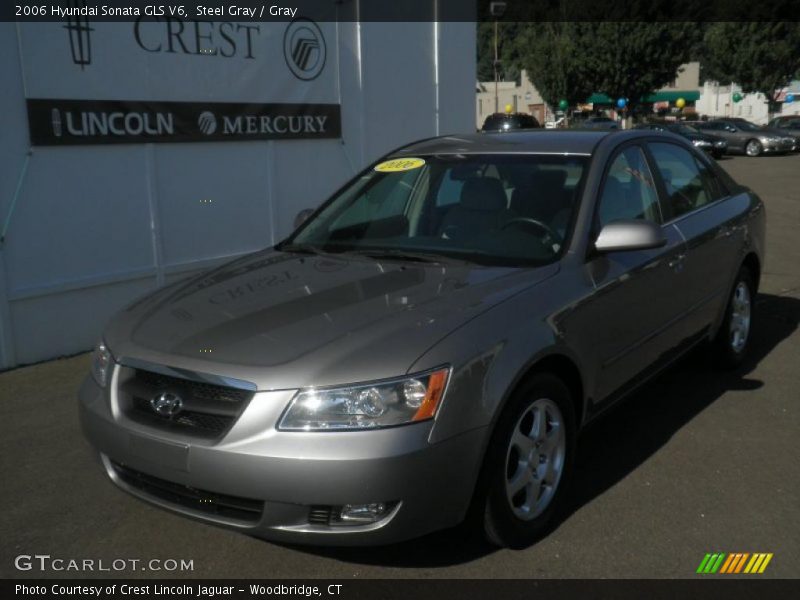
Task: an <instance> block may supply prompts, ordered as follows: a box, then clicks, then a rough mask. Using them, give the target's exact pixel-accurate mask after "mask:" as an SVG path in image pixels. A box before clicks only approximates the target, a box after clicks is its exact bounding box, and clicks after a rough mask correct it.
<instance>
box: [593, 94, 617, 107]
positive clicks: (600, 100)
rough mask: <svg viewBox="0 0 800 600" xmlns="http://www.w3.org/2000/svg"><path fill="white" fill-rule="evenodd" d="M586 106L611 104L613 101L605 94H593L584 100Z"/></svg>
mask: <svg viewBox="0 0 800 600" xmlns="http://www.w3.org/2000/svg"><path fill="white" fill-rule="evenodd" d="M586 103H587V104H613V103H614V101H613V100H612V99H611V98H609V97H608V96H606V95H605V94H597V93H594V94H592V95H591V96H589V97H588V98H587V99H586Z"/></svg>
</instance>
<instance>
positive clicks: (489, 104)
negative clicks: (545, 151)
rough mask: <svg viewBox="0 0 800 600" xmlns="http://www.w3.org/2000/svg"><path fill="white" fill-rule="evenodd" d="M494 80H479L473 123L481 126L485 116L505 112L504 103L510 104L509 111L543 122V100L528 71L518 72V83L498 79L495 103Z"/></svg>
mask: <svg viewBox="0 0 800 600" xmlns="http://www.w3.org/2000/svg"><path fill="white" fill-rule="evenodd" d="M494 92H495V89H494V81H480V82H478V87H477V98H476V101H475V111H476V112H475V124H476V126H477V128H478V129H480V128H481V127H482V126H483V122H484V121H485V120H486V117H488V116H489V115H491V114H492V113H495V112H505V107H506V105H511V109H512V110H511V112H524V113H527V114H529V115H533V116H534V117H536V120H537V121H539V123H540V124H542V125H544V122H545V117H546V114H545V110H546V109H545V102H544V99H543V98H542V96H541V94H539V91H538V90H537V89H536V86H534V85H533V84H532V83H531V81H530V79H528V72H527V71H526V70H525V69H523V70H522V71H521V72H520V84H519V85H517V83H516V81H500V82H498V84H497V104H496V105H495V93H494Z"/></svg>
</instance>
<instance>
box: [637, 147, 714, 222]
mask: <svg viewBox="0 0 800 600" xmlns="http://www.w3.org/2000/svg"><path fill="white" fill-rule="evenodd" d="M649 146H650V151H651V152H652V153H653V158H654V159H655V163H656V168H657V169H658V172H659V173H660V174H661V179H663V180H664V187H665V188H666V191H667V212H668V213H669V215H670V217H672V218H674V217H679V216H681V215H683V214H686V213H688V212H690V211H693V210H694V209H696V208H700V207H701V206H703V205H705V204H708V203H709V202H712V201H713V200H714V199H716V198H714V196H713V194H712V191H711V190H710V189H708V188H707V183H708V181H707V180H704V177H703V175H702V174H701V172H700V167H699V165H698V163H697V159H695V157H694V156H692V154H691V152H689V151H688V150H686V149H685V148H681V147H680V146H676V145H675V144H662V143H650V144H649ZM708 175H709V176H711V174H710V173H709V174H708ZM718 193H719V192H718ZM717 197H719V196H717Z"/></svg>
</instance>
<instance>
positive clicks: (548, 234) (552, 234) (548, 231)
mask: <svg viewBox="0 0 800 600" xmlns="http://www.w3.org/2000/svg"><path fill="white" fill-rule="evenodd" d="M519 225H525V226H528V225H532V226H533V227H534V228H536V229H538V230H539V231H541V232H542V233H544V235H543V236H542V239H543V240H545V241H546V240H547V238H550V239H551V240H552V241H553V242H555V243H557V244H561V241H562V240H561V236H560V235H559V234H558V233H557V232H556V231H555V230H554V229H553V228H552V227H550V226H549V225H547V224H545V223H542V222H541V221H537V220H536V219H533V218H531V217H515V218H513V219H511V220H510V221H506V222H505V223H503V225H502V226H501V227H500V229H501V230H502V229H508V228H509V227H517V226H519Z"/></svg>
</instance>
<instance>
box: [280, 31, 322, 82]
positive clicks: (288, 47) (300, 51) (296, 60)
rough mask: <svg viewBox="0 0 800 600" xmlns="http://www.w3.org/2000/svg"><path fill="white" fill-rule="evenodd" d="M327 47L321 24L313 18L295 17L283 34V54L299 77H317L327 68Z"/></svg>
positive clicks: (295, 74)
mask: <svg viewBox="0 0 800 600" xmlns="http://www.w3.org/2000/svg"><path fill="white" fill-rule="evenodd" d="M326 55H327V49H326V47H325V38H324V37H323V36H322V31H321V30H320V28H319V26H318V25H317V24H316V23H314V21H312V20H311V19H295V20H294V21H292V22H291V23H289V26H288V27H287V28H286V32H285V33H284V34H283V56H284V58H285V59H286V65H287V66H288V67H289V70H290V71H291V72H292V73H293V74H294V76H295V77H297V78H298V79H303V80H305V81H309V80H311V79H316V78H317V77H318V76H319V74H320V73H322V69H324V68H325V57H326Z"/></svg>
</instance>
